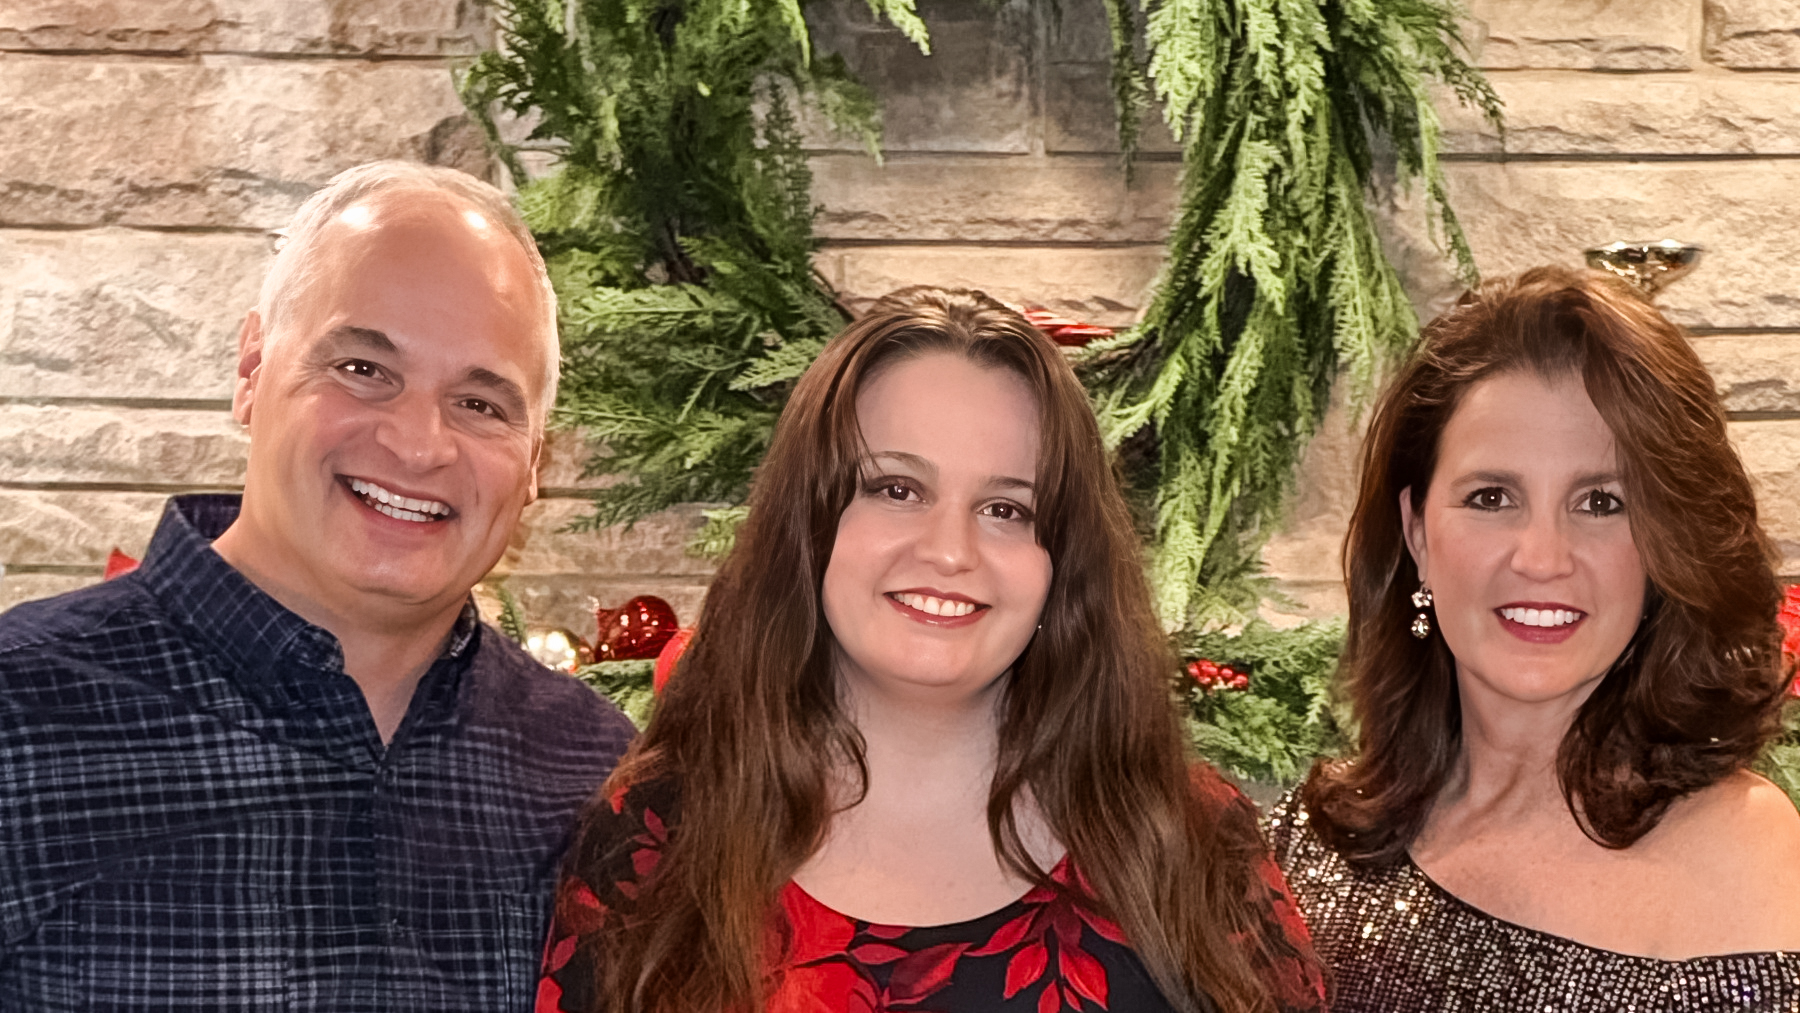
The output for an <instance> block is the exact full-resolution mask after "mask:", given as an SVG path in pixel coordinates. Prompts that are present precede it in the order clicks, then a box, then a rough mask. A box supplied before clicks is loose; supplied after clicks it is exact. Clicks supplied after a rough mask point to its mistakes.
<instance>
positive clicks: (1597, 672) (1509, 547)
mask: <svg viewBox="0 0 1800 1013" xmlns="http://www.w3.org/2000/svg"><path fill="white" fill-rule="evenodd" d="M1630 508H1631V497H1630V495H1629V492H1628V490H1626V489H1625V488H1624V485H1623V483H1622V482H1621V479H1620V473H1619V462H1618V455H1617V452H1616V449H1615V445H1614V440H1613V434H1612V430H1611V429H1610V428H1608V427H1607V425H1606V422H1605V420H1604V419H1602V418H1601V417H1600V413H1599V411H1598V410H1597V409H1595V407H1594V403H1593V401H1592V400H1591V399H1590V398H1589V397H1588V394H1587V390H1586V388H1585V387H1583V385H1582V383H1581V379H1580V377H1578V376H1575V375H1566V376H1561V377H1557V378H1555V379H1549V380H1547V379H1545V378H1543V377H1541V376H1539V375H1538V374H1536V373H1532V372H1509V373H1502V374H1500V375H1498V376H1493V377H1490V378H1488V379H1486V380H1482V381H1480V382H1479V383H1476V384H1475V385H1474V386H1472V387H1470V388H1469V390H1468V391H1467V392H1466V393H1465V394H1464V396H1463V399H1462V402H1461V404H1460V405H1459V406H1458V407H1457V409H1456V411H1455V413H1454V414H1453V415H1452V416H1451V417H1450V421H1449V424H1447V425H1446V426H1445V427H1444V432H1443V434H1442V436H1441V437H1440V438H1439V443H1438V460H1437V470H1436V472H1435V473H1434V474H1433V475H1432V478H1431V485H1430V488H1429V489H1428V490H1427V492H1426V496H1425V504H1424V507H1423V509H1422V510H1420V511H1418V512H1417V513H1415V512H1414V511H1413V509H1412V498H1411V490H1410V489H1408V490H1405V491H1402V492H1401V494H1400V510H1401V515H1402V517H1403V518H1404V524H1405V526H1406V536H1407V545H1408V548H1410V549H1411V551H1412V555H1413V559H1414V561H1415V562H1416V563H1417V564H1418V567H1419V574H1420V576H1421V577H1422V578H1423V579H1424V581H1425V583H1426V584H1427V585H1428V586H1429V587H1430V588H1431V592H1432V596H1433V598H1434V599H1435V602H1434V612H1435V618H1434V624H1435V626H1436V627H1437V631H1438V633H1440V634H1441V635H1442V636H1443V638H1444V642H1445V643H1446V644H1448V645H1449V647H1450V653H1451V654H1453V655H1454V656H1455V657H1456V667H1457V674H1458V681H1459V683H1460V684H1461V685H1462V686H1463V688H1464V691H1465V693H1475V694H1478V695H1484V696H1488V695H1491V696H1497V697H1501V698H1505V699H1508V700H1513V701H1518V702H1524V703H1539V702H1546V701H1551V700H1556V699H1564V700H1566V701H1567V702H1569V703H1571V704H1579V702H1580V701H1581V700H1583V699H1586V696H1587V694H1588V692H1590V691H1591V690H1592V688H1593V686H1594V685H1595V684H1596V683H1597V682H1598V681H1599V679H1600V678H1601V676H1603V675H1605V674H1606V672H1607V670H1608V669H1609V668H1610V667H1611V666H1612V664H1613V662H1614V661H1615V660H1616V659H1617V658H1618V657H1619V655H1620V654H1621V653H1623V652H1624V650H1625V647H1626V645H1627V644H1628V643H1630V641H1631V637H1632V634H1633V633H1634V632H1636V630H1637V627H1638V623H1639V620H1640V619H1641V618H1642V616H1643V611H1644V595H1645V586H1646V585H1645V575H1644V565H1643V561H1642V560H1641V558H1640V557H1639V555H1638V551H1637V546H1636V544H1635V543H1634V542H1633V541H1632V537H1631V519H1630V518H1631V509H1630Z"/></svg>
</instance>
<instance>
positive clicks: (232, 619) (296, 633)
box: [138, 493, 480, 673]
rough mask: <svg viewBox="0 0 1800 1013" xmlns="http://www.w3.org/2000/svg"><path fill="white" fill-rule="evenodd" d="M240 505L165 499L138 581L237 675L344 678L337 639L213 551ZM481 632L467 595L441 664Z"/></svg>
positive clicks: (218, 499)
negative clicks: (308, 672) (318, 673)
mask: <svg viewBox="0 0 1800 1013" xmlns="http://www.w3.org/2000/svg"><path fill="white" fill-rule="evenodd" d="M242 504H243V497H242V496H239V495H237V494H235V493H233V494H216V493H215V494H199V495H187V496H174V497H171V498H170V499H169V502H168V505H167V506H165V507H164V509H163V516H162V521H161V522H160V523H159V524H158V525H157V527H156V534H155V535H154V536H152V537H151V539H150V548H149V551H148V552H146V553H145V554H144V562H143V565H142V566H140V567H139V571H138V572H139V575H140V576H141V579H143V580H144V581H145V582H146V586H147V587H148V588H149V589H150V591H151V593H153V594H155V595H156V596H157V598H158V599H159V600H161V601H162V602H163V603H164V605H165V606H166V607H167V608H168V609H169V610H170V612H171V613H172V614H173V615H174V617H175V618H177V619H179V620H180V621H181V622H183V623H184V624H185V625H186V626H187V627H188V628H190V629H191V630H193V631H194V632H195V633H197V634H198V635H199V636H200V638H201V639H202V640H203V641H204V642H205V643H206V645H207V646H208V647H209V648H210V649H211V651H212V652H214V653H216V654H217V655H219V656H221V657H223V658H224V659H226V660H227V661H228V662H230V663H231V664H232V666H233V667H235V668H237V669H240V670H242V671H246V672H253V673H254V672H260V671H262V670H264V669H265V668H267V667H268V666H270V665H272V664H275V663H276V662H278V661H286V662H289V663H293V664H298V665H301V666H304V667H306V668H310V669H322V670H325V671H328V672H339V673H341V672H343V670H344V652H343V648H342V647H340V646H339V644H338V641H337V638H336V637H334V636H332V635H331V634H330V633H329V632H327V631H326V630H324V629H321V628H320V627H318V626H314V625H313V624H312V623H309V622H307V621H306V620H304V619H302V618H300V616H299V615H297V614H295V613H294V612H292V611H290V610H289V609H288V608H287V607H286V606H284V605H282V604H281V603H280V602H278V601H276V600H275V599H274V598H273V597H271V596H270V595H269V594H268V593H267V592H265V591H263V590H262V589H261V588H259V587H257V586H256V585H255V584H253V583H251V582H250V580H249V578H247V577H245V576H244V575H243V574H241V573H239V572H238V571H237V570H236V569H235V568H234V567H232V565H231V564H230V563H227V562H226V561H225V558H224V557H223V556H220V555H219V554H218V553H217V552H215V551H213V547H212V541H213V539H215V538H217V537H219V535H221V534H224V532H225V529H226V528H228V527H230V526H231V524H232V522H233V521H235V520H237V515H238V509H239V507H241V506H242ZM479 629H480V615H479V613H478V612H477V611H476V608H475V599H474V596H473V595H471V596H470V597H469V599H468V600H467V601H465V602H464V603H463V608H462V612H461V613H460V614H459V615H458V616H457V618H456V625H455V626H454V627H453V628H452V629H451V633H450V637H449V639H448V641H447V642H446V644H445V648H444V653H443V655H441V657H444V658H461V657H463V656H464V655H467V654H468V653H470V648H471V645H473V644H474V643H475V641H476V639H477V637H476V634H477V632H478V631H479Z"/></svg>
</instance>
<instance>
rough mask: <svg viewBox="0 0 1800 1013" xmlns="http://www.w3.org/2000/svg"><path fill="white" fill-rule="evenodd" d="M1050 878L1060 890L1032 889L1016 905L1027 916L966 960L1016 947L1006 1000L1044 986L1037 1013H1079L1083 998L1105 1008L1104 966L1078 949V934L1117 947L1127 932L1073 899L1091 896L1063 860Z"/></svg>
mask: <svg viewBox="0 0 1800 1013" xmlns="http://www.w3.org/2000/svg"><path fill="white" fill-rule="evenodd" d="M1050 879H1051V881H1052V882H1053V883H1055V884H1056V885H1057V887H1062V889H1057V888H1056V887H1050V886H1040V887H1034V888H1033V889H1032V891H1031V892H1030V893H1028V894H1026V895H1025V896H1024V897H1023V898H1022V899H1021V900H1020V902H1019V903H1020V904H1022V905H1024V907H1025V913H1024V914H1021V915H1019V916H1018V917H1017V918H1014V919H1013V920H1011V921H1009V922H1007V923H1006V924H1005V925H1003V926H1001V927H1000V930H999V931H998V932H995V933H994V937H993V938H992V939H990V940H988V941H987V943H986V944H985V945H983V946H982V947H981V948H980V949H977V950H971V951H970V955H971V956H976V957H987V956H994V955H996V954H1001V953H1005V952H1007V951H1008V950H1011V949H1013V948H1014V947H1018V950H1017V952H1015V953H1014V954H1013V956H1012V959H1011V960H1009V961H1008V962H1007V964H1006V992H1005V998H1008V999H1011V998H1012V997H1013V996H1015V995H1018V994H1019V993H1020V992H1022V991H1024V990H1025V989H1027V988H1030V987H1031V986H1032V985H1034V984H1037V983H1038V982H1043V983H1044V990H1043V992H1041V993H1040V994H1039V995H1038V1013H1053V1011H1055V1010H1059V1009H1077V1010H1078V1009H1080V1008H1081V1004H1082V1000H1084V999H1085V1000H1087V1001H1088V1002H1091V1003H1093V1004H1094V1005H1096V1006H1098V1007H1100V1008H1101V1009H1107V1008H1108V1007H1107V1002H1108V999H1109V997H1110V995H1111V988H1110V986H1109V985H1108V982H1107V976H1106V965H1104V964H1102V963H1101V962H1100V961H1099V960H1097V959H1095V957H1094V955H1093V954H1091V953H1089V952H1087V950H1085V949H1083V948H1082V945H1081V931H1082V929H1083V928H1088V929H1092V930H1093V931H1094V934H1095V935H1098V936H1099V937H1101V938H1102V939H1108V940H1111V941H1112V942H1115V943H1120V944H1123V943H1124V942H1125V933H1123V932H1122V931H1120V929H1119V927H1118V926H1117V925H1115V924H1113V923H1112V922H1111V921H1108V920H1107V919H1105V918H1102V917H1100V916H1099V915H1098V914H1096V913H1095V912H1093V911H1090V910H1088V908H1087V907H1086V906H1084V905H1082V904H1081V903H1079V902H1078V901H1077V897H1079V896H1084V895H1085V896H1092V892H1091V891H1089V890H1087V889H1086V885H1087V884H1086V883H1085V882H1082V881H1081V880H1080V877H1079V876H1077V875H1075V874H1073V873H1072V872H1071V871H1070V868H1069V860H1068V859H1067V858H1064V859H1063V860H1062V861H1060V862H1058V863H1057V864H1056V868H1054V869H1052V870H1050ZM1052 946H1054V948H1055V951H1056V960H1055V962H1054V964H1053V963H1052V962H1051V959H1050V956H1051V953H1050V951H1051V947H1052ZM1053 967H1054V969H1055V973H1054V974H1052V973H1051V970H1052V968H1053Z"/></svg>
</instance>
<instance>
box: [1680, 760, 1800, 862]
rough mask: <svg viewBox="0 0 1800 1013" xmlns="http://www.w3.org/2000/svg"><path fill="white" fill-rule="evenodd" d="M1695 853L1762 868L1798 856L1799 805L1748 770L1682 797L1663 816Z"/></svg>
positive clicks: (1791, 860) (1713, 858)
mask: <svg viewBox="0 0 1800 1013" xmlns="http://www.w3.org/2000/svg"><path fill="white" fill-rule="evenodd" d="M1666 822H1668V823H1669V824H1670V829H1671V830H1672V831H1674V833H1672V834H1670V835H1669V836H1670V838H1672V839H1671V841H1670V843H1671V844H1674V843H1675V840H1673V839H1674V838H1679V839H1680V842H1681V843H1682V845H1684V848H1683V850H1685V851H1690V852H1691V853H1693V854H1694V856H1695V858H1696V859H1700V858H1709V859H1712V860H1714V861H1733V862H1741V863H1748V864H1750V865H1754V866H1760V867H1762V868H1763V869H1764V870H1765V871H1769V872H1774V871H1775V870H1776V869H1777V868H1790V867H1793V866H1794V865H1795V863H1796V862H1797V861H1800V811H1796V810H1795V808H1794V803H1793V800H1791V799H1789V798H1788V796H1787V794H1786V793H1785V792H1783V791H1782V790H1781V789H1780V788H1778V787H1776V786H1775V784H1774V783H1773V782H1771V781H1770V780H1769V779H1768V778H1765V777H1763V776H1761V775H1759V774H1753V773H1751V772H1750V771H1748V770H1740V771H1738V772H1737V773H1735V774H1732V775H1731V776H1729V777H1727V778H1725V779H1724V780H1722V781H1720V782H1718V783H1717V784H1714V785H1712V786H1710V787H1707V788H1703V789H1701V790H1700V791H1697V792H1695V793H1694V794H1692V795H1690V796H1688V797H1687V798H1685V799H1683V800H1682V801H1681V802H1680V803H1678V804H1677V805H1676V806H1675V807H1673V808H1672V809H1671V810H1670V812H1669V815H1668V818H1667V820H1666Z"/></svg>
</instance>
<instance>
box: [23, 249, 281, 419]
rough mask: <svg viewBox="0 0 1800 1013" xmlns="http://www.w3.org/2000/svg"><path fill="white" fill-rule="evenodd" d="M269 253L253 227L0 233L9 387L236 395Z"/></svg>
mask: <svg viewBox="0 0 1800 1013" xmlns="http://www.w3.org/2000/svg"><path fill="white" fill-rule="evenodd" d="M269 257H270V248H269V243H268V241H267V240H266V239H264V238H263V237H261V236H257V235H248V234H235V235H234V234H192V235H181V234H170V233H159V232H138V231H132V230H127V229H96V230H88V231H70V232H59V231H33V230H0V392H4V393H5V394H7V395H10V396H22V397H131V398H213V399H217V398H229V397H230V396H231V389H232V383H233V377H234V375H235V369H236V363H237V334H238V327H239V324H240V322H241V321H242V319H243V315H244V312H245V311H246V310H249V309H250V308H251V307H253V306H255V305H256V298H257V291H258V289H259V288H260V287H261V285H262V276H263V273H264V271H265V270H266V269H267V265H268V261H269Z"/></svg>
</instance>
